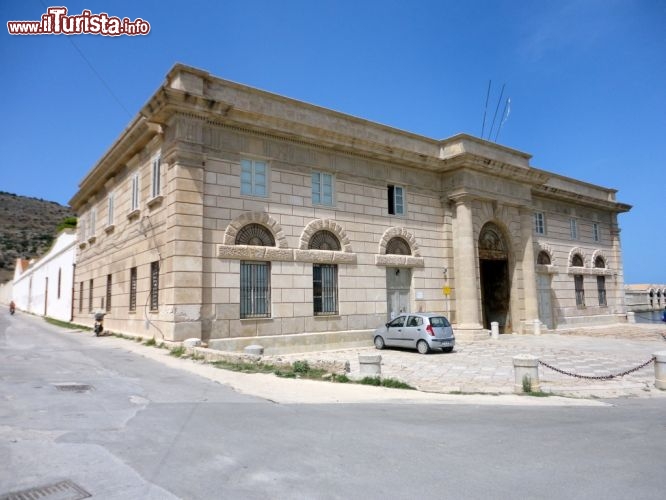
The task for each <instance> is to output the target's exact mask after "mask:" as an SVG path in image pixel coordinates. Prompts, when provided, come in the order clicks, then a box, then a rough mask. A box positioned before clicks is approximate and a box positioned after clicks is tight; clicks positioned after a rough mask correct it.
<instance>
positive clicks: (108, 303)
mask: <svg viewBox="0 0 666 500" xmlns="http://www.w3.org/2000/svg"><path fill="white" fill-rule="evenodd" d="M111 280H112V278H111V275H110V274H107V275H106V312H109V311H111Z"/></svg>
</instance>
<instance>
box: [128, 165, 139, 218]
mask: <svg viewBox="0 0 666 500" xmlns="http://www.w3.org/2000/svg"><path fill="white" fill-rule="evenodd" d="M138 209H139V174H134V175H133V176H132V199H131V204H130V210H131V211H132V212H133V211H134V210H138Z"/></svg>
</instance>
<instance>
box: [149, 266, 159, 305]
mask: <svg viewBox="0 0 666 500" xmlns="http://www.w3.org/2000/svg"><path fill="white" fill-rule="evenodd" d="M159 295H160V263H159V261H155V262H151V263H150V310H151V311H157V310H158V306H159Z"/></svg>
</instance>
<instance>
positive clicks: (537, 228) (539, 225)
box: [534, 212, 546, 234]
mask: <svg viewBox="0 0 666 500" xmlns="http://www.w3.org/2000/svg"><path fill="white" fill-rule="evenodd" d="M534 232H535V233H536V234H546V221H545V217H544V215H543V212H535V213H534Z"/></svg>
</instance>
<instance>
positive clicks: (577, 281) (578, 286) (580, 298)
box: [574, 274, 585, 309]
mask: <svg viewBox="0 0 666 500" xmlns="http://www.w3.org/2000/svg"><path fill="white" fill-rule="evenodd" d="M574 288H575V290H576V307H578V308H579V309H583V308H584V307H585V289H584V288H583V276H581V275H580V274H577V275H576V276H574Z"/></svg>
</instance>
